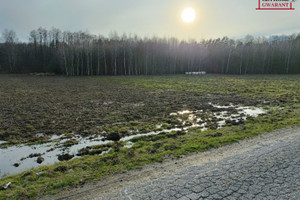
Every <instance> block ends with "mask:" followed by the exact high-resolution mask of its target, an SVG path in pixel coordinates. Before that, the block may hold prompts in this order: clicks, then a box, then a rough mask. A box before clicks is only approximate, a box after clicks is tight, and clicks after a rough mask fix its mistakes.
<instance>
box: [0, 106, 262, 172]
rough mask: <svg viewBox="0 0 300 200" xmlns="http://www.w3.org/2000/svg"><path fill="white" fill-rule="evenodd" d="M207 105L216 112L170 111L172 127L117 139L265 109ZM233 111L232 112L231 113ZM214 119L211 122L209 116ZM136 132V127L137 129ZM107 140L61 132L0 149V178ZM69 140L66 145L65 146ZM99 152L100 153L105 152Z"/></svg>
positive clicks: (201, 126) (218, 121) (205, 126)
mask: <svg viewBox="0 0 300 200" xmlns="http://www.w3.org/2000/svg"><path fill="white" fill-rule="evenodd" d="M210 105H211V106H213V107H215V108H217V109H218V111H215V112H213V113H212V112H211V113H209V112H208V113H204V111H203V110H196V111H190V110H183V111H179V112H173V113H170V116H176V118H177V120H178V125H176V126H175V128H171V129H163V130H160V131H151V132H148V133H138V134H135V135H130V136H126V137H123V138H121V139H120V141H123V142H126V144H125V146H124V147H127V148H130V147H132V145H134V143H133V142H131V141H130V140H131V139H133V138H134V137H142V136H150V135H158V134H161V133H169V132H173V131H185V132H188V130H189V129H190V128H199V129H201V130H202V131H205V130H207V129H208V128H210V127H208V125H209V124H212V123H215V124H216V128H221V127H223V126H225V125H226V123H227V121H228V120H231V121H235V122H239V121H241V120H246V119H247V117H249V116H251V117H257V116H258V115H260V114H263V113H265V112H266V111H264V110H262V109H260V108H256V107H250V106H235V105H232V104H229V105H226V106H221V105H215V104H211V103H210ZM232 110H234V111H235V112H232ZM201 114H206V115H207V116H206V118H204V119H202V118H201V117H199V115H201ZM213 118H214V119H215V121H212V119H213ZM161 127H162V125H156V128H161ZM137 132H138V130H137ZM38 136H39V137H43V136H44V134H43V133H39V134H38ZM110 142H113V141H111V140H104V137H103V136H101V135H98V136H96V135H94V136H91V137H87V138H84V137H81V136H79V135H77V136H74V137H73V138H66V137H65V135H53V136H52V137H51V138H50V142H49V143H45V144H37V145H32V146H26V145H18V146H11V147H8V148H5V149H0V160H1V162H0V177H4V176H6V175H9V174H17V173H20V172H22V171H25V170H27V169H31V168H35V167H39V166H41V165H52V164H54V163H56V162H59V160H58V155H61V154H67V153H68V154H70V155H74V158H76V157H78V156H76V154H77V153H78V151H79V150H80V149H82V148H86V147H88V146H94V145H105V144H108V143H110ZM3 143H5V141H0V144H3ZM69 143H70V145H68V144H69ZM109 151H110V149H108V150H107V151H103V152H102V153H101V154H99V155H102V154H105V153H108V152H109ZM30 154H41V156H42V157H43V158H44V161H43V162H42V163H41V164H38V163H37V156H35V157H31V158H30V157H28V156H29V155H30ZM15 163H18V164H19V166H18V167H15V166H13V165H14V164H15Z"/></svg>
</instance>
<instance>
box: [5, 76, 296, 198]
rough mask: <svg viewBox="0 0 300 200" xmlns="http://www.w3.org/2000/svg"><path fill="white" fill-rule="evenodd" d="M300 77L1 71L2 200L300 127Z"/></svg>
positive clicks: (35, 194)
mask: <svg viewBox="0 0 300 200" xmlns="http://www.w3.org/2000/svg"><path fill="white" fill-rule="evenodd" d="M299 102H300V76H220V75H205V76H132V77H121V76H120V77H63V76H36V75H0V160H1V162H0V177H1V178H0V186H1V185H3V187H4V186H5V185H6V184H8V183H11V185H10V186H9V188H8V189H5V191H1V192H0V198H8V199H18V198H21V197H22V198H23V197H24V196H25V197H26V198H29V199H31V198H32V197H36V196H37V195H38V194H49V193H56V192H58V191H61V190H62V189H64V188H67V187H74V186H77V185H81V184H84V183H85V182H87V181H91V180H99V179H101V178H102V177H105V176H108V175H111V174H113V173H119V172H122V171H124V170H129V169H135V168H138V167H142V166H144V165H145V164H149V163H153V162H163V161H164V160H165V159H168V158H172V159H174V158H179V157H182V156H184V155H187V154H190V153H192V152H199V151H205V150H207V149H210V148H216V147H220V146H222V145H226V144H229V143H232V142H236V141H239V140H241V139H244V138H249V137H253V136H255V135H258V134H263V133H266V132H270V131H273V130H276V129H279V128H282V127H287V126H295V125H300V104H299Z"/></svg>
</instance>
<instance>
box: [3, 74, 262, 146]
mask: <svg viewBox="0 0 300 200" xmlns="http://www.w3.org/2000/svg"><path fill="white" fill-rule="evenodd" d="M0 94H1V95H0V124H1V127H0V140H2V141H10V142H12V143H13V142H37V141H47V140H49V139H50V138H51V137H52V136H53V135H61V134H65V135H66V136H67V137H72V136H74V135H81V136H84V137H88V136H91V135H95V134H101V135H103V136H107V135H109V134H110V133H113V132H117V133H119V134H120V135H121V136H126V135H130V134H131V133H132V131H133V130H136V129H138V130H140V131H151V130H153V128H154V127H155V125H157V124H163V123H166V124H168V125H170V126H172V125H173V124H176V123H177V121H176V120H174V117H172V116H170V113H174V112H178V111H182V110H192V111H193V110H204V111H214V110H216V109H217V108H214V107H213V106H212V105H211V103H213V104H217V105H229V104H230V103H231V104H234V105H238V104H241V105H247V106H253V105H254V106H255V105H257V103H259V102H261V99H255V100H254V99H249V98H241V97H239V98H236V96H234V95H217V94H213V95H212V94H206V95H200V94H198V93H195V92H185V91H176V90H172V89H152V88H146V87H135V86H131V85H125V84H122V83H120V82H114V81H113V82H109V81H108V79H107V78H103V79H101V78H96V79H93V78H89V77H86V78H82V77H80V78H66V77H36V76H29V75H28V76H26V75H9V76H8V75H1V77H0Z"/></svg>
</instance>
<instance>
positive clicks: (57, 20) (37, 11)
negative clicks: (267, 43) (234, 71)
mask: <svg viewBox="0 0 300 200" xmlns="http://www.w3.org/2000/svg"><path fill="white" fill-rule="evenodd" d="M186 6H189V7H193V8H194V9H195V10H196V12H197V20H196V22H195V23H193V24H190V25H186V24H183V23H182V22H181V20H180V12H181V10H182V9H183V8H184V7H186ZM294 6H295V8H296V10H294V11H257V10H255V8H256V7H257V1H256V0H252V1H249V0H230V1H222V0H205V1H204V0H190V1H184V0H151V1H143V0H0V25H1V26H0V31H1V32H2V31H3V30H4V29H5V28H7V29H14V30H15V31H16V32H17V34H18V37H19V38H21V39H22V40H26V39H27V38H28V34H29V32H30V31H31V30H33V29H36V28H38V27H40V26H42V27H45V28H48V29H50V28H51V27H57V28H60V29H62V30H70V31H78V30H89V32H90V33H93V34H104V35H107V34H108V33H109V32H110V31H117V32H118V33H120V34H122V33H136V34H138V35H140V36H152V35H157V36H161V37H163V36H176V37H179V38H196V39H200V38H215V37H222V36H225V35H227V36H229V37H241V36H243V35H246V34H252V35H269V34H273V33H275V34H281V33H291V32H300V27H299V19H300V3H299V1H298V2H295V5H294Z"/></svg>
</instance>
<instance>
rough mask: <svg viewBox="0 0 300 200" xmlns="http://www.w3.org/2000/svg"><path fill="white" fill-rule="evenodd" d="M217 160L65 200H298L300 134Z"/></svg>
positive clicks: (229, 151)
mask: <svg viewBox="0 0 300 200" xmlns="http://www.w3.org/2000/svg"><path fill="white" fill-rule="evenodd" d="M231 146H232V145H231ZM220 151H221V152H220ZM213 155H216V157H218V158H216V159H215V160H212V161H205V162H200V161H195V160H196V159H197V158H198V159H199V160H201V158H199V156H200V157H201V154H200V155H196V156H194V158H193V160H194V161H191V163H190V164H189V163H186V164H184V163H183V164H182V165H180V164H179V165H180V166H179V167H177V168H175V169H173V168H171V169H170V170H165V171H164V173H157V174H154V175H151V174H149V175H145V176H147V177H148V178H144V179H143V178H137V179H135V180H134V178H133V180H129V181H127V182H126V181H123V182H122V183H121V184H120V185H118V186H117V187H113V186H111V187H110V186H109V185H107V186H106V187H103V188H105V189H103V188H102V189H101V188H99V187H98V189H94V190H91V191H89V192H85V193H81V194H78V195H74V196H69V197H67V199H77V198H78V199H114V200H115V199H120V200H123V199H124V200H125V199H126V200H139V199H142V200H146V199H153V200H159V199H168V200H169V199H176V200H177V199H180V200H189V199H295V200H296V199H297V200H299V199H300V128H296V129H295V128H294V129H288V130H287V131H285V132H284V134H283V133H282V132H280V131H279V132H275V133H273V134H272V133H271V134H267V135H265V136H262V137H258V138H255V139H251V140H250V141H249V142H248V143H247V141H243V142H241V143H239V144H235V146H234V145H233V147H230V146H229V147H225V149H224V150H222V148H221V149H219V150H215V152H214V151H213V152H211V153H210V154H209V155H204V157H205V156H213ZM174 164H175V163H173V165H174ZM140 176H141V177H143V175H140Z"/></svg>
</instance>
